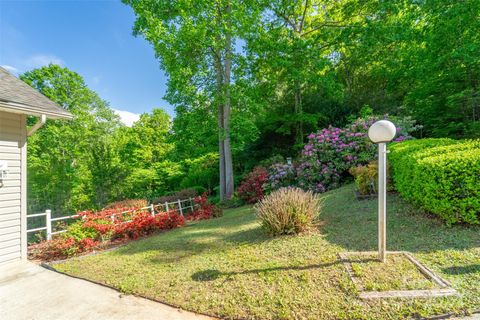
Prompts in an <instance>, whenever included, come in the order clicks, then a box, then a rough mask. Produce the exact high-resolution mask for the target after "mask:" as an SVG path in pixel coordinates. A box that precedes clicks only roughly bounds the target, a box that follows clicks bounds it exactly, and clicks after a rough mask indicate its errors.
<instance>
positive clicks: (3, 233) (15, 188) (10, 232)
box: [0, 112, 26, 264]
mask: <svg viewBox="0 0 480 320" xmlns="http://www.w3.org/2000/svg"><path fill="white" fill-rule="evenodd" d="M0 160H6V161H7V162H8V167H9V171H8V173H7V177H6V178H5V179H4V180H3V181H0V264H3V263H6V262H9V261H13V260H18V259H21V258H26V126H25V116H24V115H20V114H15V113H7V112H0Z"/></svg>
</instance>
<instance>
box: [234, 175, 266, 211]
mask: <svg viewBox="0 0 480 320" xmlns="http://www.w3.org/2000/svg"><path fill="white" fill-rule="evenodd" d="M267 179H268V171H267V169H265V168H264V167H260V166H258V167H255V168H253V170H252V171H251V172H250V173H249V174H247V175H246V176H245V177H244V178H243V180H242V182H241V183H240V186H239V187H238V189H237V192H238V196H239V197H240V198H241V199H242V200H244V201H245V202H246V203H256V202H258V201H260V200H262V199H263V197H264V195H265V194H264V191H263V188H262V187H263V184H264V183H265V182H267Z"/></svg>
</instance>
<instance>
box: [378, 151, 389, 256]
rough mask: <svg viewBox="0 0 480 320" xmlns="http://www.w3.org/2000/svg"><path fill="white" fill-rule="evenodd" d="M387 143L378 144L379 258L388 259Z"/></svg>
mask: <svg viewBox="0 0 480 320" xmlns="http://www.w3.org/2000/svg"><path fill="white" fill-rule="evenodd" d="M386 185H387V144H386V143H385V142H381V143H379V144H378V259H380V261H382V262H385V261H386V251H387V216H386V212H387V189H386Z"/></svg>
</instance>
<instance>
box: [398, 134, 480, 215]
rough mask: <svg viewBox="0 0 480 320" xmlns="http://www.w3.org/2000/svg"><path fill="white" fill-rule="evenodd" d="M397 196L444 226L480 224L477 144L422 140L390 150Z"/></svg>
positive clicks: (478, 146)
mask: <svg viewBox="0 0 480 320" xmlns="http://www.w3.org/2000/svg"><path fill="white" fill-rule="evenodd" d="M390 150H391V152H390V154H389V161H390V166H391V169H392V175H393V180H394V183H395V186H396V188H397V190H398V192H399V193H400V194H401V195H402V196H403V197H404V198H405V199H407V200H410V201H411V202H414V203H416V204H418V205H420V206H421V207H423V208H424V209H425V210H427V211H429V212H432V213H434V214H436V215H438V216H440V217H441V218H442V219H443V220H445V222H446V223H447V224H453V223H459V222H464V223H469V224H480V140H452V139H421V140H411V141H404V142H401V143H396V144H393V145H392V146H391V147H390Z"/></svg>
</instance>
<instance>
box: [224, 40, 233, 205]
mask: <svg viewBox="0 0 480 320" xmlns="http://www.w3.org/2000/svg"><path fill="white" fill-rule="evenodd" d="M230 51H231V50H230V49H228V50H227V57H226V58H225V91H224V92H225V104H224V109H223V129H224V130H225V140H224V148H225V198H226V199H230V198H231V197H232V196H233V191H234V181H233V163H232V162H233V161H232V149H231V146H230V111H231V99H230V72H231V66H232V60H231V57H230Z"/></svg>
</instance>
